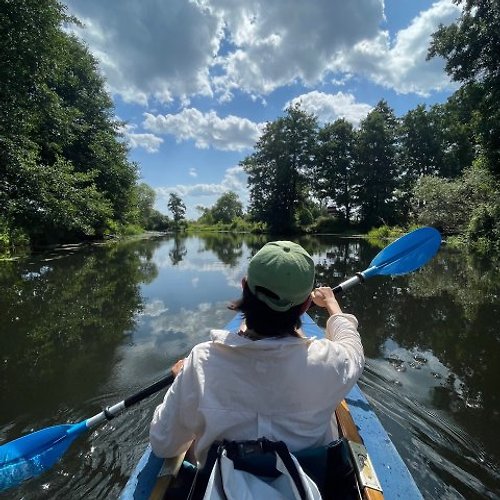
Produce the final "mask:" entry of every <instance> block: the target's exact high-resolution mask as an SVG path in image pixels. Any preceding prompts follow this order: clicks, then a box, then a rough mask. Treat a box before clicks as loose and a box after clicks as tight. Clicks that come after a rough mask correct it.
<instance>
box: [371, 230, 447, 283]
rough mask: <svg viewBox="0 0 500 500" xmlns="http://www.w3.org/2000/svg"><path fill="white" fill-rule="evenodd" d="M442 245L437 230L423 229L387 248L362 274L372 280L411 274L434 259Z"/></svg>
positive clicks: (405, 236) (403, 237)
mask: <svg viewBox="0 0 500 500" xmlns="http://www.w3.org/2000/svg"><path fill="white" fill-rule="evenodd" d="M440 245H441V235H440V234H439V231H438V230H437V229H434V228H433V227H421V228H419V229H416V230H415V231H412V232H411V233H408V234H405V235H404V236H402V237H401V238H399V239H397V240H396V241H394V242H393V243H391V244H390V245H388V246H387V247H385V248H384V249H383V250H382V251H381V252H379V253H378V254H377V255H376V256H375V258H374V259H373V260H372V261H371V263H370V265H369V266H368V269H367V270H366V271H363V273H362V274H363V276H364V277H365V278H370V277H372V276H377V275H398V274H406V273H411V272H412V271H415V269H418V268H419V267H421V266H423V265H424V264H425V263H427V262H428V261H429V260H430V259H432V257H434V255H436V253H437V251H438V250H439V246H440Z"/></svg>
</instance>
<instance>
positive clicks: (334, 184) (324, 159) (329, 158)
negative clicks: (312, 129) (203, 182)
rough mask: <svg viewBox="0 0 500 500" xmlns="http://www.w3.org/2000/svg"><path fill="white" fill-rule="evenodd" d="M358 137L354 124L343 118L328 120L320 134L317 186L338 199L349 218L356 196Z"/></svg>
mask: <svg viewBox="0 0 500 500" xmlns="http://www.w3.org/2000/svg"><path fill="white" fill-rule="evenodd" d="M355 139H356V134H355V132H354V128H353V126H352V124H351V123H349V122H348V121H347V120H345V119H343V118H341V119H338V120H336V121H335V122H333V123H328V124H326V125H325V126H324V127H323V128H321V129H320V131H319V134H318V162H317V170H318V176H317V177H318V179H319V186H318V185H317V188H319V190H323V192H324V194H325V195H326V196H328V197H329V198H330V199H331V200H333V201H334V202H335V205H336V207H337V208H338V209H339V212H340V214H341V215H342V216H343V218H344V219H345V220H346V221H349V220H350V218H351V211H352V208H353V206H354V205H355V200H356V197H355V187H356V186H355V183H356V175H355V157H354V155H355Z"/></svg>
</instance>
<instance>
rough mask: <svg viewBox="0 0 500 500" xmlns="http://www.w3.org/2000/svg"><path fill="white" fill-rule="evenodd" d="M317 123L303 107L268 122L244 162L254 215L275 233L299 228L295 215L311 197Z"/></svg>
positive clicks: (293, 108) (293, 107) (293, 109)
mask: <svg viewBox="0 0 500 500" xmlns="http://www.w3.org/2000/svg"><path fill="white" fill-rule="evenodd" d="M316 136H317V120H316V118H315V117H314V116H313V115H310V114H308V113H306V112H305V111H303V110H301V109H300V107H299V106H292V107H289V108H288V109H287V110H286V112H285V116H283V117H281V118H278V119H277V120H275V121H274V122H271V123H268V124H267V125H266V128H265V130H264V133H263V134H262V136H261V137H260V139H259V141H258V142H257V144H256V146H255V152H254V153H253V154H252V155H250V156H249V157H247V158H245V160H243V162H242V165H243V167H244V169H245V171H246V172H247V173H248V184H249V187H250V213H251V214H252V216H253V217H254V218H255V219H257V220H261V221H263V222H266V223H268V224H269V226H270V228H271V230H272V231H274V232H286V231H290V230H292V229H293V228H294V227H295V213H296V210H297V208H298V207H299V206H300V205H301V204H302V203H303V200H304V199H305V197H307V195H308V191H307V190H308V188H309V182H310V176H311V173H312V168H313V165H314V162H315V148H316Z"/></svg>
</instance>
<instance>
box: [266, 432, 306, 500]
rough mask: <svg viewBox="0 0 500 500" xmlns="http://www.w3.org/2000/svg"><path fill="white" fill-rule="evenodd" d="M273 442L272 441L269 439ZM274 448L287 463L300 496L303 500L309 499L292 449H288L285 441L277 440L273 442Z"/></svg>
mask: <svg viewBox="0 0 500 500" xmlns="http://www.w3.org/2000/svg"><path fill="white" fill-rule="evenodd" d="M269 442H270V443H271V441H269ZM273 445H274V449H275V451H276V453H277V454H278V456H279V457H280V458H281V461H282V462H283V464H284V465H285V467H286V469H287V470H288V473H289V474H290V477H291V478H292V480H293V482H294V484H295V487H296V488H297V491H298V492H299V495H300V498H301V499H302V500H307V495H306V490H305V488H304V483H303V482H302V479H301V477H300V474H299V470H298V469H297V465H296V464H295V462H294V461H293V459H292V456H291V455H290V451H289V450H288V447H287V445H286V444H285V443H284V442H283V441H275V442H273Z"/></svg>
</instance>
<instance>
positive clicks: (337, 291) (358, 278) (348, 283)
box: [332, 273, 365, 295]
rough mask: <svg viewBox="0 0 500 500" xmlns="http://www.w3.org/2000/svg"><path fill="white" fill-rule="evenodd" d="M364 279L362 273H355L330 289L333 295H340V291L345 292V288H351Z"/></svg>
mask: <svg viewBox="0 0 500 500" xmlns="http://www.w3.org/2000/svg"><path fill="white" fill-rule="evenodd" d="M363 281H365V277H364V276H363V273H356V274H355V275H354V276H353V277H352V278H349V279H348V280H345V281H343V282H342V283H340V284H339V285H337V286H336V287H335V288H332V291H333V293H334V294H335V295H340V294H341V293H342V292H345V291H346V290H347V289H349V288H352V287H353V286H355V285H359V284H360V283H363Z"/></svg>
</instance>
